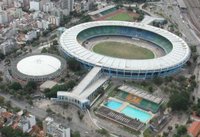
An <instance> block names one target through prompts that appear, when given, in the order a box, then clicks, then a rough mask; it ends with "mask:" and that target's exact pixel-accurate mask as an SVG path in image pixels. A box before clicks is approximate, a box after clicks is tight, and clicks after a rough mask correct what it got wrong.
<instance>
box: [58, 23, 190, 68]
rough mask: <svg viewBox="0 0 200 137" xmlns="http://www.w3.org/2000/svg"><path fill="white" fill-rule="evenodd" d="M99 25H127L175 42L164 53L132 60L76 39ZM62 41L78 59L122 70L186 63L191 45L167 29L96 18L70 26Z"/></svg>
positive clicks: (165, 66)
mask: <svg viewBox="0 0 200 137" xmlns="http://www.w3.org/2000/svg"><path fill="white" fill-rule="evenodd" d="M96 26H127V27H134V28H140V29H143V30H147V31H151V32H154V33H157V34H158V35H161V36H163V37H165V38H167V39H168V40H169V41H170V42H171V43H172V45H173V48H172V51H171V52H170V53H168V54H167V55H165V56H162V57H159V58H154V59H147V60H131V59H122V58H114V57H109V56H104V55H100V54H97V53H94V52H92V51H90V50H88V49H86V48H84V47H83V46H82V45H81V44H80V43H79V42H78V41H77V35H78V34H79V33H80V32H81V31H83V30H85V29H88V28H91V27H96ZM60 45H61V47H62V48H63V50H65V51H66V52H67V53H68V54H70V55H71V56H73V57H75V58H78V59H79V60H82V61H84V62H88V63H91V64H94V65H96V66H103V67H108V68H113V69H122V70H141V71H142V70H144V71H145V70H161V69H166V68H170V67H173V66H177V65H178V64H183V63H185V62H186V61H187V60H188V58H189V57H190V49H189V47H188V45H187V44H186V42H184V41H183V40H182V39H181V38H180V37H178V36H176V35H175V34H172V33H170V32H168V31H166V30H163V29H160V28H156V27H153V26H150V25H145V24H141V23H135V22H134V23H133V22H124V21H96V22H88V23H83V24H80V25H77V26H74V27H71V28H69V29H67V30H66V31H65V32H64V33H63V34H62V36H61V38H60Z"/></svg>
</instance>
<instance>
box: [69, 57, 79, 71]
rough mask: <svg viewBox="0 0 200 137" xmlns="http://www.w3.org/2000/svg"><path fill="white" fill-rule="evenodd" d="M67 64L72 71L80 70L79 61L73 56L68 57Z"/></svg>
mask: <svg viewBox="0 0 200 137" xmlns="http://www.w3.org/2000/svg"><path fill="white" fill-rule="evenodd" d="M67 64H68V67H69V69H70V70H72V71H80V70H81V65H80V63H79V62H78V61H77V60H75V59H74V58H69V59H68V60H67Z"/></svg>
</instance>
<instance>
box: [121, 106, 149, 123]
mask: <svg viewBox="0 0 200 137" xmlns="http://www.w3.org/2000/svg"><path fill="white" fill-rule="evenodd" d="M121 113H123V114H124V115H126V116H128V117H131V118H133V119H135V118H136V119H139V120H140V121H141V122H143V123H146V122H147V121H148V120H150V119H151V117H152V116H151V114H149V113H147V112H144V111H142V110H139V109H136V108H133V107H131V106H127V107H125V108H124V109H123V110H122V111H121Z"/></svg>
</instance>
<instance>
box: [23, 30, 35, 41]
mask: <svg viewBox="0 0 200 137" xmlns="http://www.w3.org/2000/svg"><path fill="white" fill-rule="evenodd" d="M34 38H37V31H35V30H32V31H29V32H28V33H27V34H26V35H25V41H31V40H33V39H34Z"/></svg>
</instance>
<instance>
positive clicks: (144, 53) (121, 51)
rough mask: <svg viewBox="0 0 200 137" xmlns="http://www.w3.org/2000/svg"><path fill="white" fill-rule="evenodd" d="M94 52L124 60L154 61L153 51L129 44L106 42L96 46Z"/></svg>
mask: <svg viewBox="0 0 200 137" xmlns="http://www.w3.org/2000/svg"><path fill="white" fill-rule="evenodd" d="M92 50H93V51H94V52H96V53H99V54H102V55H106V56H111V57H117V58H124V59H152V58H154V54H153V52H152V51H150V50H148V49H146V48H142V47H139V46H136V45H134V44H129V43H121V42H111V41H106V42H102V43H99V44H97V45H95V46H94V47H93V49H92Z"/></svg>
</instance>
